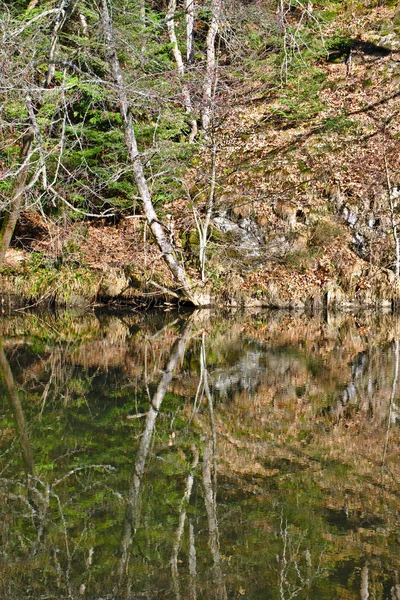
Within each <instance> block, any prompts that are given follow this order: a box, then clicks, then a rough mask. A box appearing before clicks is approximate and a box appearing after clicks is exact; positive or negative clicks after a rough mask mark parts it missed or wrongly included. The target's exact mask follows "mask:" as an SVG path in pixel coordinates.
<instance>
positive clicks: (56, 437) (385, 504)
mask: <svg viewBox="0 0 400 600" xmlns="http://www.w3.org/2000/svg"><path fill="white" fill-rule="evenodd" d="M0 328H1V333H2V340H3V341H2V345H1V347H0V373H1V380H2V388H3V392H4V394H3V398H2V408H1V420H2V430H1V431H2V435H1V437H0V452H1V463H2V464H1V478H0V503H1V525H0V536H1V554H0V557H1V558H0V560H1V567H2V570H1V572H2V574H1V576H0V596H1V597H4V598H13V599H14V598H15V599H19V598H21V599H22V598H85V597H86V598H97V597H101V598H127V599H129V598H130V599H133V598H152V599H155V598H160V599H164V598H166V599H168V598H174V599H177V600H179V599H180V598H190V600H195V599H196V600H197V599H201V598H209V599H211V600H212V599H215V600H225V599H228V598H241V597H243V598H252V599H253V598H254V599H256V598H281V599H282V600H283V599H284V600H288V599H289V598H294V597H297V598H310V597H313V598H314V597H315V598H327V599H328V598H332V599H333V598H337V597H346V598H357V599H359V598H361V599H362V600H365V599H366V598H368V597H370V598H390V600H393V599H396V598H399V589H400V588H399V574H400V558H399V556H400V553H399V539H400V538H399V530H398V509H399V489H398V481H399V475H400V473H399V468H400V467H399V464H398V460H397V454H398V445H399V437H400V436H399V426H398V425H399V415H398V402H399V400H398V390H397V388H398V368H399V338H400V325H399V321H398V319H397V318H396V317H391V316H383V317H379V318H378V317H377V316H375V315H363V316H358V317H357V318H356V319H355V318H354V317H351V316H349V315H341V316H336V317H334V318H333V319H332V318H330V319H329V320H323V319H321V318H317V317H314V318H307V317H306V316H304V315H300V314H293V313H292V314H287V313H275V314H274V315H270V314H262V313H259V314H248V315H230V316H228V317H226V316H225V317H220V316H218V315H212V314H210V313H207V312H202V313H193V314H190V315H183V316H181V315H174V316H172V317H170V316H168V315H166V314H161V313H158V314H157V313H152V314H149V315H147V316H144V315H136V314H121V315H120V316H119V315H115V314H114V315H110V314H107V313H99V314H98V315H94V314H91V315H83V316H73V315H70V314H69V313H63V314H61V315H59V316H58V317H57V316H55V315H53V314H41V315H35V314H30V315H26V316H22V315H19V316H18V315H14V316H10V317H9V318H6V317H4V318H3V319H2V321H1V323H0Z"/></svg>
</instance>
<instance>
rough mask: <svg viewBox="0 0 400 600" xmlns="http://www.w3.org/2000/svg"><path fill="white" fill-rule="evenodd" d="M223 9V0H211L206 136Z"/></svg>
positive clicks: (204, 106)
mask: <svg viewBox="0 0 400 600" xmlns="http://www.w3.org/2000/svg"><path fill="white" fill-rule="evenodd" d="M221 11H222V0H212V2H211V22H210V25H209V28H208V33H207V39H206V52H207V58H206V74H205V78H204V85H203V110H202V126H203V131H204V134H205V136H206V138H207V137H208V135H209V131H210V127H211V125H212V114H213V98H214V95H215V85H216V79H217V66H218V65H217V53H216V47H215V44H216V38H217V34H218V30H219V22H220V18H221Z"/></svg>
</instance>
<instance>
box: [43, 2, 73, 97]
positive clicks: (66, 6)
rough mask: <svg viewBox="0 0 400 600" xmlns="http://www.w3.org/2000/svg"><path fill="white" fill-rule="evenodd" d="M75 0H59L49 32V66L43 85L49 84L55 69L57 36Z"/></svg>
mask: <svg viewBox="0 0 400 600" xmlns="http://www.w3.org/2000/svg"><path fill="white" fill-rule="evenodd" d="M74 4H75V1H74V0H61V1H60V3H59V8H58V13H57V16H56V20H55V23H54V27H53V31H52V34H51V40H50V50H49V68H48V70H47V75H46V81H45V86H46V87H49V85H50V84H51V82H52V80H53V77H54V73H55V70H56V66H55V64H54V62H53V61H54V58H55V55H56V48H57V44H58V38H59V37H60V32H61V29H62V28H63V27H64V25H65V22H66V20H67V18H68V16H69V14H70V13H71V12H72V10H73V8H74Z"/></svg>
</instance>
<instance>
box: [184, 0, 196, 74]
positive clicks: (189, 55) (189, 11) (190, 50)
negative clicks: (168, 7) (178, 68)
mask: <svg viewBox="0 0 400 600" xmlns="http://www.w3.org/2000/svg"><path fill="white" fill-rule="evenodd" d="M194 10H195V5H194V0H185V13H186V62H187V64H188V65H191V64H192V62H193V59H194V47H193V37H194Z"/></svg>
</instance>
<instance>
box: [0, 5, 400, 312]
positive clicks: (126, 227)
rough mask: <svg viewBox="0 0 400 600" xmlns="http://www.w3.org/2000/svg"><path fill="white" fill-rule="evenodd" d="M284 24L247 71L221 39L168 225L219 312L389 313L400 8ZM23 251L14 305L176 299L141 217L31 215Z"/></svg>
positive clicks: (246, 61) (397, 181)
mask: <svg viewBox="0 0 400 600" xmlns="http://www.w3.org/2000/svg"><path fill="white" fill-rule="evenodd" d="M285 19H286V21H285V22H284V23H283V21H282V28H283V32H282V37H281V38H280V42H279V44H278V46H274V44H276V40H275V41H274V39H275V38H273V36H272V35H271V40H265V44H264V46H262V45H260V43H258V46H257V49H256V52H254V53H253V54H252V55H251V57H250V58H249V57H248V56H247V57H245V58H240V53H239V52H238V50H237V49H236V50H235V52H236V54H235V53H234V52H233V50H231V46H233V45H234V43H233V41H232V40H230V41H229V39H228V37H227V36H226V37H225V38H224V37H223V36H221V42H220V44H221V48H220V55H219V79H218V86H217V92H216V97H215V119H214V124H215V127H214V131H213V135H212V136H211V138H206V139H202V140H201V139H199V141H198V142H196V144H197V146H194V148H195V149H196V148H197V150H196V151H195V152H192V155H191V156H188V157H187V159H186V167H185V169H184V171H182V172H181V177H182V185H181V186H180V189H177V190H176V191H174V192H173V193H172V197H170V198H168V199H167V202H164V204H163V206H161V205H160V206H157V210H158V212H159V215H160V220H161V221H162V222H163V224H164V226H165V230H166V231H167V232H168V236H169V238H170V240H171V242H173V243H174V245H175V247H176V254H177V256H178V258H179V260H180V261H181V262H182V263H183V264H185V267H186V269H187V271H188V273H189V275H190V276H191V277H192V280H193V281H194V282H197V284H198V285H201V286H202V287H204V291H205V292H206V293H207V294H209V295H210V298H211V301H212V302H213V303H217V304H246V305H268V306H292V307H299V306H304V305H309V306H310V307H318V306H321V305H323V304H324V303H328V304H331V305H338V306H344V305H354V304H369V305H388V306H389V305H391V304H392V303H393V302H397V298H398V297H399V296H400V289H399V278H398V273H399V266H400V250H399V247H398V225H397V223H398V220H399V207H398V206H397V205H398V202H399V198H400V158H399V156H400V154H399V135H400V123H399V109H398V103H399V97H400V9H399V8H398V6H397V4H396V3H395V2H379V3H377V2H363V3H359V2H358V3H357V2H339V3H337V2H320V3H318V2H315V3H309V6H308V9H307V10H305V9H304V7H302V5H301V3H297V2H293V3H288V10H287V12H286V13H285ZM278 24H279V23H278ZM248 31H250V32H251V31H252V32H253V33H254V36H256V35H257V25H256V24H254V23H253V24H251V27H250V26H249V28H248ZM282 40H283V42H282ZM228 42H229V43H230V44H231V46H230V45H229V43H228ZM233 55H234V56H235V57H236V59H235V60H233V58H232V57H233ZM166 185H168V184H166ZM207 210H208V211H209V213H208V214H209V216H210V224H209V227H208V229H207V231H206V237H207V246H206V262H205V269H204V281H203V282H201V283H200V281H199V280H200V276H199V271H200V269H199V252H200V237H201V236H200V234H201V232H202V231H203V230H202V227H204V224H205V221H206V219H207ZM13 246H14V247H13V249H12V250H10V251H9V252H8V254H7V257H6V262H5V264H4V266H3V269H2V272H1V279H0V285H1V289H2V291H3V294H5V293H17V294H20V295H22V296H24V297H29V298H31V299H33V301H34V302H37V301H42V300H48V301H56V302H61V303H67V304H74V303H77V302H78V303H82V302H83V303H87V302H93V301H96V300H97V301H99V300H100V301H102V300H110V299H114V300H118V301H122V302H137V301H138V300H140V301H143V300H144V301H148V300H149V299H151V301H155V300H157V299H162V300H163V299H165V298H170V296H169V294H168V293H167V292H166V288H169V287H171V286H172V284H173V282H172V281H171V278H170V275H169V273H168V271H167V269H166V267H165V265H164V263H163V262H162V259H161V255H160V251H159V250H158V248H156V246H155V245H154V243H153V241H152V239H151V236H150V232H149V229H148V227H147V226H146V225H145V223H144V220H143V219H142V218H141V215H140V214H136V215H134V216H133V215H132V214H128V213H127V212H126V211H121V213H120V214H119V216H118V217H117V218H114V219H112V220H110V219H108V220H107V219H102V220H98V219H97V220H95V219H86V220H82V221H76V220H71V219H68V218H64V220H60V219H58V220H49V219H48V218H47V217H46V218H45V215H44V214H43V211H42V214H40V213H36V212H33V211H32V209H30V210H28V211H27V212H25V213H23V215H22V216H21V218H20V221H19V224H18V226H17V230H16V234H15V236H14V241H13ZM396 248H397V249H396Z"/></svg>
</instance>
